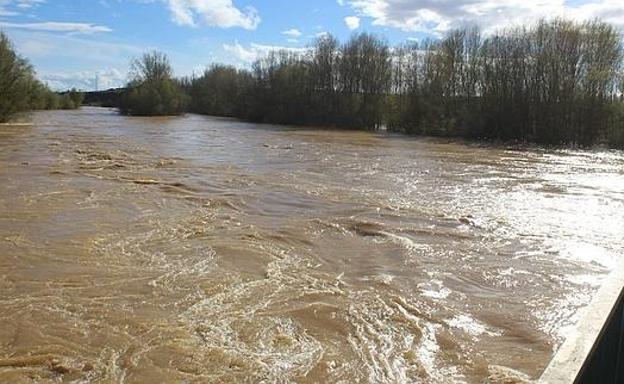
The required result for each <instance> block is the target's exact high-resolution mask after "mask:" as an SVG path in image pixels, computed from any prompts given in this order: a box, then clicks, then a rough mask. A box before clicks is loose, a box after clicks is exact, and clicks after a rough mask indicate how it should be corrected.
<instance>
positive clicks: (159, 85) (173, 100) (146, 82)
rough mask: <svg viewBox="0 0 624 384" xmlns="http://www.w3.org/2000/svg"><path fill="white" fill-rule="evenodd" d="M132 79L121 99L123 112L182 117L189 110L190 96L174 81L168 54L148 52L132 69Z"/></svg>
mask: <svg viewBox="0 0 624 384" xmlns="http://www.w3.org/2000/svg"><path fill="white" fill-rule="evenodd" d="M130 75H131V77H132V80H131V81H130V82H129V83H128V86H127V91H126V93H125V95H123V97H122V98H121V102H120V111H121V112H122V113H124V114H130V115H140V116H163V115H179V114H181V113H183V112H184V111H185V108H186V104H187V96H186V95H185V94H184V93H183V92H182V88H181V87H180V84H179V83H178V82H177V81H176V80H174V79H173V70H172V68H171V64H170V63H169V59H168V58H167V56H166V55H164V54H162V53H158V52H153V53H146V54H144V55H143V56H142V57H141V58H140V59H136V60H134V61H133V62H132V64H131V66H130Z"/></svg>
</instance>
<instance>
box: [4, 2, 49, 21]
mask: <svg viewBox="0 0 624 384" xmlns="http://www.w3.org/2000/svg"><path fill="white" fill-rule="evenodd" d="M43 3H45V0H0V16H5V17H6V16H17V15H19V12H17V11H16V10H15V9H13V10H10V9H8V8H7V7H14V8H17V9H30V8H34V7H36V6H38V5H40V4H43Z"/></svg>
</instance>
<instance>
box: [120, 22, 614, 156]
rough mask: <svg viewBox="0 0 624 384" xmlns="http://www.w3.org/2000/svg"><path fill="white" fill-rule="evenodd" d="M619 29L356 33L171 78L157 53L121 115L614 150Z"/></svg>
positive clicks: (137, 77)
mask: <svg viewBox="0 0 624 384" xmlns="http://www.w3.org/2000/svg"><path fill="white" fill-rule="evenodd" d="M623 59H624V53H623V46H622V36H621V35H620V33H619V32H618V31H617V29H616V28H615V27H613V26H611V25H609V24H607V23H604V22H601V21H590V22H584V23H575V22H571V21H566V20H554V21H541V22H539V23H537V24H536V25H533V26H530V27H520V28H513V29H508V30H504V31H501V32H499V33H495V34H492V35H484V34H482V33H481V32H480V30H479V29H478V28H464V29H458V30H454V31H451V32H449V33H448V34H447V35H446V36H445V37H444V38H442V39H439V40H425V41H422V42H420V43H408V44H403V45H400V46H394V47H393V46H390V45H389V44H388V43H387V42H386V41H385V40H383V39H381V38H379V37H377V36H375V35H371V34H367V33H361V34H356V35H354V36H352V37H351V38H350V39H349V40H348V41H347V42H345V43H340V42H339V41H338V40H337V39H336V38H335V37H333V36H331V35H326V36H323V37H321V38H319V39H318V40H317V41H316V42H315V43H314V45H313V46H312V47H310V48H309V49H308V50H306V51H305V52H303V53H301V52H299V53H294V52H289V51H276V52H270V53H268V54H267V55H266V56H265V57H262V58H260V59H258V60H257V61H256V62H254V63H253V65H252V66H251V68H250V69H237V68H235V67H232V66H226V65H213V66H211V67H210V68H208V69H206V70H205V72H204V73H203V74H202V75H200V76H192V77H186V78H182V79H174V78H173V76H172V72H171V66H170V64H169V62H168V60H167V57H166V56H164V55H162V54H158V53H154V54H147V55H145V56H144V57H143V58H142V59H140V60H137V61H136V62H135V63H134V65H133V72H132V73H133V74H134V77H133V81H132V82H131V83H130V84H129V87H128V92H127V94H126V97H125V98H124V100H123V102H122V103H121V104H122V105H121V110H122V111H124V112H126V113H134V114H142V115H151V114H177V113H183V112H186V111H189V112H194V113H201V114H209V115H218V116H230V117H237V118H242V119H246V120H249V121H255V122H267V123H280V124H300V125H323V126H335V127H342V128H354V129H369V130H374V129H380V128H382V127H385V128H386V129H388V130H391V131H397V132H404V133H409V134H420V135H434V136H456V137H457V136H460V137H468V138H479V139H495V140H505V141H529V142H536V143H541V144H548V145H562V144H571V145H579V146H590V145H593V144H596V143H608V144H611V145H613V146H619V147H624V99H623V95H622V92H623V91H624V87H623V84H624V83H623V80H624V75H623Z"/></svg>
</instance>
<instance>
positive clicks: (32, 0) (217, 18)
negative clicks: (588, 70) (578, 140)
mask: <svg viewBox="0 0 624 384" xmlns="http://www.w3.org/2000/svg"><path fill="white" fill-rule="evenodd" d="M553 17H565V18H569V19H573V20H588V19H594V18H600V19H602V20H604V21H607V22H609V23H612V24H614V25H616V26H617V27H618V28H621V29H622V30H624V0H0V30H2V31H4V32H5V33H6V34H7V35H8V36H9V37H10V38H11V40H12V41H13V43H14V45H15V48H16V49H17V51H18V52H19V53H20V54H21V55H23V56H24V57H26V58H28V59H29V60H30V61H31V63H32V64H33V65H34V66H35V69H36V70H37V74H38V76H39V78H40V79H41V80H43V81H44V82H46V83H47V84H48V85H49V86H50V87H51V88H53V89H56V90H64V89H68V88H72V87H75V88H78V89H81V90H93V89H95V87H96V85H97V87H98V89H107V88H111V87H119V86H122V85H123V84H124V83H125V82H126V81H127V72H128V67H129V65H130V62H131V61H132V59H133V58H137V57H139V56H141V54H142V53H144V52H148V51H153V50H158V51H161V52H164V53H166V54H167V55H168V56H169V58H170V60H171V62H172V65H173V68H174V71H175V74H176V75H178V76H184V75H191V74H193V73H201V72H202V71H203V70H204V69H205V68H206V67H207V66H209V65H211V64H213V63H225V64H231V65H234V66H237V67H247V66H249V65H250V64H251V63H252V62H253V61H254V60H255V59H256V58H257V57H258V56H261V55H263V54H265V53H266V52H267V51H269V50H271V49H282V48H284V49H293V50H300V49H305V47H307V46H309V45H310V44H312V43H313V42H314V40H315V39H316V38H318V37H319V36H321V35H322V34H324V33H332V34H333V35H335V36H336V37H338V38H339V39H341V40H343V41H344V40H345V39H348V38H349V36H351V35H352V34H354V33H358V32H372V33H375V34H378V35H379V36H381V37H383V38H385V39H386V40H388V42H390V43H391V44H398V43H401V42H404V41H418V40H421V39H424V38H438V37H440V36H443V35H444V33H446V32H447V31H449V30H451V29H453V28H457V27H462V26H474V25H478V26H480V27H481V28H482V30H483V32H484V33H486V34H487V33H492V32H494V31H497V30H500V29H503V28H508V27H511V26H514V25H520V24H531V23H534V22H535V21H536V20H538V19H540V18H553ZM96 79H97V81H96Z"/></svg>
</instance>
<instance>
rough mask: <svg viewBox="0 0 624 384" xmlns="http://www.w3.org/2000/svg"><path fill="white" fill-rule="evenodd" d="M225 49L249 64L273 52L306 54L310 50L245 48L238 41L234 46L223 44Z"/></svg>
mask: <svg viewBox="0 0 624 384" xmlns="http://www.w3.org/2000/svg"><path fill="white" fill-rule="evenodd" d="M223 49H224V50H225V51H226V52H227V53H229V54H230V55H232V56H233V57H234V58H236V59H237V60H239V61H242V62H244V63H247V64H249V63H252V62H254V61H255V60H257V59H259V58H261V57H263V56H266V55H267V54H268V53H269V52H272V51H276V52H277V51H288V52H293V53H304V52H306V51H307V50H308V49H307V48H293V47H281V46H277V45H264V44H256V43H251V44H249V46H247V47H244V46H242V45H241V44H240V43H239V42H238V41H237V42H235V43H234V44H223Z"/></svg>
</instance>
